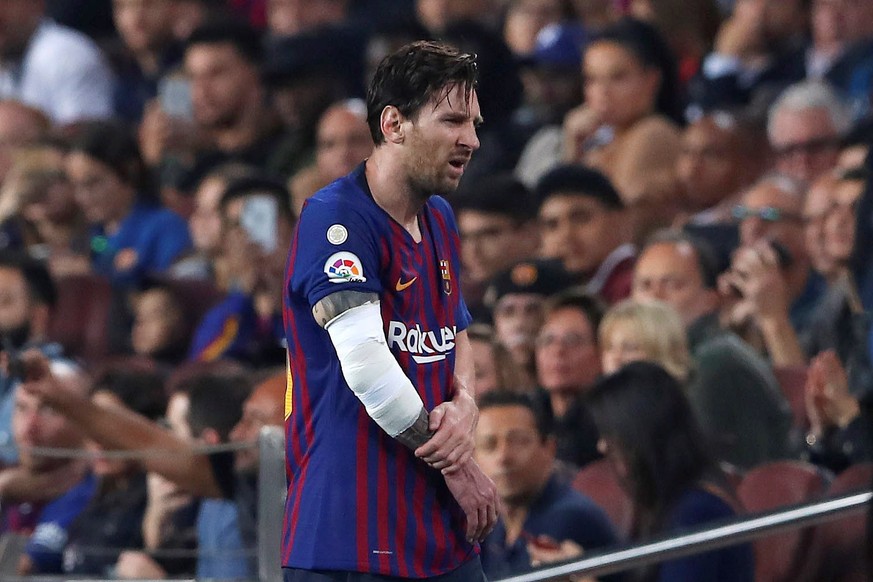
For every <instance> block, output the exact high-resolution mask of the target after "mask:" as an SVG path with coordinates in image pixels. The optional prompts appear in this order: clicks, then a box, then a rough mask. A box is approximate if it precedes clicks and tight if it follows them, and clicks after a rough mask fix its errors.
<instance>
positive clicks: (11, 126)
mask: <svg viewBox="0 0 873 582" xmlns="http://www.w3.org/2000/svg"><path fill="white" fill-rule="evenodd" d="M50 123H51V122H50V121H49V119H48V117H46V116H45V114H44V113H43V112H42V111H40V110H39V109H36V108H35V107H30V106H29V105H25V104H24V103H22V102H20V101H14V100H12V99H0V186H2V184H3V181H4V180H5V178H6V173H7V172H8V171H9V168H11V167H12V166H13V164H14V160H15V155H16V154H17V153H18V152H19V151H21V150H22V149H23V148H25V147H26V146H31V145H34V144H36V143H38V142H39V141H40V140H42V139H43V138H45V136H46V134H47V133H48V130H49V126H50Z"/></svg>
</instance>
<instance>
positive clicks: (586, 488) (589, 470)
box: [573, 459, 633, 539]
mask: <svg viewBox="0 0 873 582" xmlns="http://www.w3.org/2000/svg"><path fill="white" fill-rule="evenodd" d="M573 488H574V489H576V490H577V491H579V492H580V493H583V494H584V495H587V496H588V497H590V498H591V500H592V501H594V503H596V504H597V505H599V506H600V507H601V508H602V509H603V511H605V512H606V515H607V516H608V517H609V519H610V520H611V521H612V524H613V525H614V526H615V530H616V532H617V533H618V535H619V536H620V537H621V538H622V539H628V537H629V535H630V530H631V526H632V524H633V503H632V502H631V499H630V497H628V495H627V493H625V491H624V489H622V488H621V486H620V485H619V484H618V478H617V477H616V475H615V471H613V469H612V467H610V465H609V461H607V460H605V459H601V460H599V461H594V462H592V463H589V464H587V465H585V466H584V467H583V468H582V469H581V470H580V471H579V473H577V474H576V477H575V479H574V480H573Z"/></svg>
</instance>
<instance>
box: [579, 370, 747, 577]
mask: <svg viewBox="0 0 873 582" xmlns="http://www.w3.org/2000/svg"><path fill="white" fill-rule="evenodd" d="M589 406H590V409H591V414H592V416H593V417H594V420H595V423H596V424H597V428H598V430H599V432H600V441H599V442H598V448H599V449H600V450H601V452H602V453H603V454H604V456H605V457H606V458H607V460H608V461H609V462H610V463H611V464H612V466H613V468H614V470H615V472H616V473H617V475H618V477H619V479H618V482H619V483H620V484H621V486H622V487H623V488H624V489H625V490H626V491H627V493H628V494H629V495H630V497H631V499H632V500H633V504H634V523H633V527H632V533H631V537H632V538H633V540H634V541H636V542H643V541H645V540H649V539H651V538H659V537H661V536H672V535H677V534H678V533H680V532H684V531H686V530H687V529H694V528H699V527H701V526H703V525H704V524H706V523H707V522H712V521H719V520H726V519H729V518H732V517H735V516H736V515H737V514H738V513H739V512H740V511H739V504H738V502H737V501H736V498H735V496H734V493H733V491H732V490H731V488H730V486H729V485H728V483H727V480H726V479H725V477H724V475H722V474H721V471H720V470H719V468H718V462H717V459H716V457H714V456H713V455H712V453H711V452H710V450H709V448H708V443H707V441H706V438H705V436H704V434H703V431H702V430H701V427H700V425H699V424H698V423H697V422H696V420H695V417H694V415H693V414H692V413H691V407H690V405H689V403H688V400H687V399H686V397H685V393H684V391H683V389H682V385H681V384H680V383H679V382H678V381H677V380H676V379H675V378H674V377H673V376H671V375H670V374H668V373H667V372H665V371H664V370H663V369H662V368H660V367H659V366H657V365H655V364H651V363H646V362H635V363H631V364H628V365H627V366H625V367H624V368H622V369H621V370H619V371H618V372H616V373H615V374H613V375H611V376H606V377H605V378H604V379H603V380H601V381H600V382H599V383H598V384H597V385H596V386H595V387H594V389H593V390H592V391H591V394H590V396H589ZM566 557H569V556H566ZM754 563H755V558H754V554H753V552H752V545H751V543H749V542H746V543H744V544H739V545H734V546H730V547H728V548H723V549H719V550H713V551H709V552H705V553H700V554H695V555H693V556H688V557H683V558H675V559H672V560H667V561H665V562H663V563H659V564H655V565H652V566H647V567H645V568H644V569H643V570H642V571H636V572H634V573H633V576H634V578H633V579H635V580H653V581H654V580H664V581H666V580H713V581H715V580H719V581H722V582H727V581H736V582H740V581H747V580H752V579H753V576H754Z"/></svg>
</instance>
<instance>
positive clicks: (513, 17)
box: [503, 0, 579, 72]
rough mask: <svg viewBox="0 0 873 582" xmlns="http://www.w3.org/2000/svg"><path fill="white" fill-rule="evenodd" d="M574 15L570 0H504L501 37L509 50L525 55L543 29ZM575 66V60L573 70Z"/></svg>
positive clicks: (535, 44) (577, 64)
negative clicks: (504, 10)
mask: <svg viewBox="0 0 873 582" xmlns="http://www.w3.org/2000/svg"><path fill="white" fill-rule="evenodd" d="M576 18H577V16H576V10H575V8H574V6H573V4H572V2H571V1H570V0H511V1H509V2H507V7H506V15H505V16H504V19H503V38H504V40H505V41H506V45H507V46H508V47H509V48H510V50H512V52H513V53H515V54H516V55H517V56H519V57H525V56H528V55H530V54H531V53H533V52H534V51H535V48H536V46H537V40H538V36H539V34H540V32H541V31H542V30H543V29H544V28H546V27H549V26H553V25H556V24H562V23H565V22H569V21H573V20H575V19H576ZM578 66H579V62H578V61H577V62H576V68H577V69H578ZM577 72H578V71H577Z"/></svg>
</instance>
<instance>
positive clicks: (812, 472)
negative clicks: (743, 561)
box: [737, 461, 828, 582]
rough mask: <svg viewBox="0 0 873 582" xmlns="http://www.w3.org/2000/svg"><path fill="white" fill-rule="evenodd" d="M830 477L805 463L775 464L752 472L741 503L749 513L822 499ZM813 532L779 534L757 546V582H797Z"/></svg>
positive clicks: (741, 490)
mask: <svg viewBox="0 0 873 582" xmlns="http://www.w3.org/2000/svg"><path fill="white" fill-rule="evenodd" d="M827 481H828V474H827V473H826V472H823V471H822V470H821V469H819V468H818V467H816V466H815V465H813V464H811V463H806V462H803V461H771V462H767V463H763V464H761V465H758V466H756V467H754V468H752V469H750V470H749V471H748V472H747V473H746V475H745V476H744V477H743V480H742V482H741V483H740V486H739V487H738V488H737V496H738V497H739V500H740V503H742V505H743V507H744V508H745V509H746V511H747V512H749V513H766V512H769V511H773V510H776V509H778V508H781V507H784V506H788V505H794V504H798V503H806V502H810V501H814V500H816V499H819V498H820V497H821V496H822V494H823V493H824V491H825V488H826V486H827ZM811 536H812V530H811V528H803V529H795V530H792V531H788V532H785V533H778V534H774V535H770V536H766V537H763V538H759V539H757V540H755V542H754V549H755V580H757V582H788V581H789V580H790V581H792V582H794V581H795V580H797V579H798V578H797V576H798V571H799V570H800V569H801V568H802V567H803V564H804V558H805V556H806V552H807V551H808V549H809V546H810V543H811Z"/></svg>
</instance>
